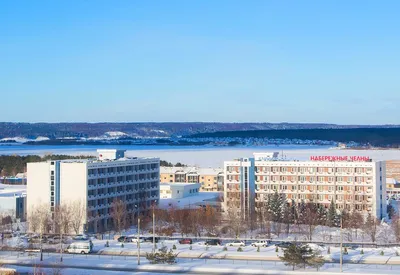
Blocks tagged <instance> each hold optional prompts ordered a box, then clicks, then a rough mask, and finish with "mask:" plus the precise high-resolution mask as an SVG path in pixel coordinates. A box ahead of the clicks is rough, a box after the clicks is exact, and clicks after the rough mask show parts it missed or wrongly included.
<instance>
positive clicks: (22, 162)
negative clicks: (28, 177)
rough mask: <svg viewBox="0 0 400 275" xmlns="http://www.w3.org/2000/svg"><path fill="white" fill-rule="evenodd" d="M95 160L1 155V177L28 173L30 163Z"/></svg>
mask: <svg viewBox="0 0 400 275" xmlns="http://www.w3.org/2000/svg"><path fill="white" fill-rule="evenodd" d="M90 158H94V156H90V155H87V156H83V155H82V156H72V155H53V154H46V155H44V156H38V155H27V156H19V155H9V156H8V155H1V156H0V177H9V176H15V175H16V174H18V173H24V172H26V164H27V163H28V162H41V161H48V160H65V159H90ZM160 165H161V166H167V167H184V166H185V165H184V164H182V163H180V162H178V163H175V164H173V163H171V162H168V161H165V160H161V161H160Z"/></svg>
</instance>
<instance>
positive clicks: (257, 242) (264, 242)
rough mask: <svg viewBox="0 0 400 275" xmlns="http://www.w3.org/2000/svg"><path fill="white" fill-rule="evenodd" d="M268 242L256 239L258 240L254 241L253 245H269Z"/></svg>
mask: <svg viewBox="0 0 400 275" xmlns="http://www.w3.org/2000/svg"><path fill="white" fill-rule="evenodd" d="M268 244H269V242H268V241H256V242H254V243H252V244H251V246H254V247H267V246H268Z"/></svg>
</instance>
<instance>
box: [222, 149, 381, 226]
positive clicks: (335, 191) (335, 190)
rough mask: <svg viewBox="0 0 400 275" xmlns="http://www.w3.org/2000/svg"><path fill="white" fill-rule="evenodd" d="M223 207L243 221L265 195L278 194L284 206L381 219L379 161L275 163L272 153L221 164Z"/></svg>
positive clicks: (347, 159)
mask: <svg viewBox="0 0 400 275" xmlns="http://www.w3.org/2000/svg"><path fill="white" fill-rule="evenodd" d="M224 174H225V188H224V208H225V209H229V208H236V209H239V210H240V211H241V213H242V215H243V216H244V218H245V217H248V216H249V215H250V214H251V212H252V211H254V210H256V209H257V207H261V205H262V204H263V202H264V201H265V198H266V196H267V194H269V193H274V192H276V191H277V192H278V193H283V194H285V195H286V198H287V200H288V201H289V202H291V201H294V202H295V203H300V202H301V201H304V202H311V201H312V202H314V203H317V204H319V205H322V206H324V207H326V208H328V207H329V205H330V203H331V201H334V202H335V205H336V207H337V209H339V210H342V209H346V210H348V211H352V210H357V211H360V212H362V213H363V214H367V213H371V214H372V215H373V216H375V217H378V218H381V217H383V216H385V215H386V201H385V200H386V167H385V162H384V161H372V160H371V159H369V158H366V157H353V156H351V157H325V156H324V157H311V160H310V161H294V160H287V159H279V158H278V153H273V154H271V153H255V154H254V157H253V158H242V159H238V160H235V161H227V162H225V163H224Z"/></svg>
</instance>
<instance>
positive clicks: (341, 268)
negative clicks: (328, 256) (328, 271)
mask: <svg viewBox="0 0 400 275" xmlns="http://www.w3.org/2000/svg"><path fill="white" fill-rule="evenodd" d="M340 272H343V211H342V213H341V215H340Z"/></svg>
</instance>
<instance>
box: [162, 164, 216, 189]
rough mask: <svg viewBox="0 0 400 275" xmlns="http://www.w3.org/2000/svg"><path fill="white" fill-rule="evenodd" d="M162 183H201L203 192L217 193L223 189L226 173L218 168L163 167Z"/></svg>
mask: <svg viewBox="0 0 400 275" xmlns="http://www.w3.org/2000/svg"><path fill="white" fill-rule="evenodd" d="M160 182H161V183H200V184H201V188H200V191H201V192H208V191H210V192H216V191H221V190H222V189H223V186H224V184H223V182H224V172H223V170H222V169H216V168H197V167H161V168H160Z"/></svg>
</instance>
